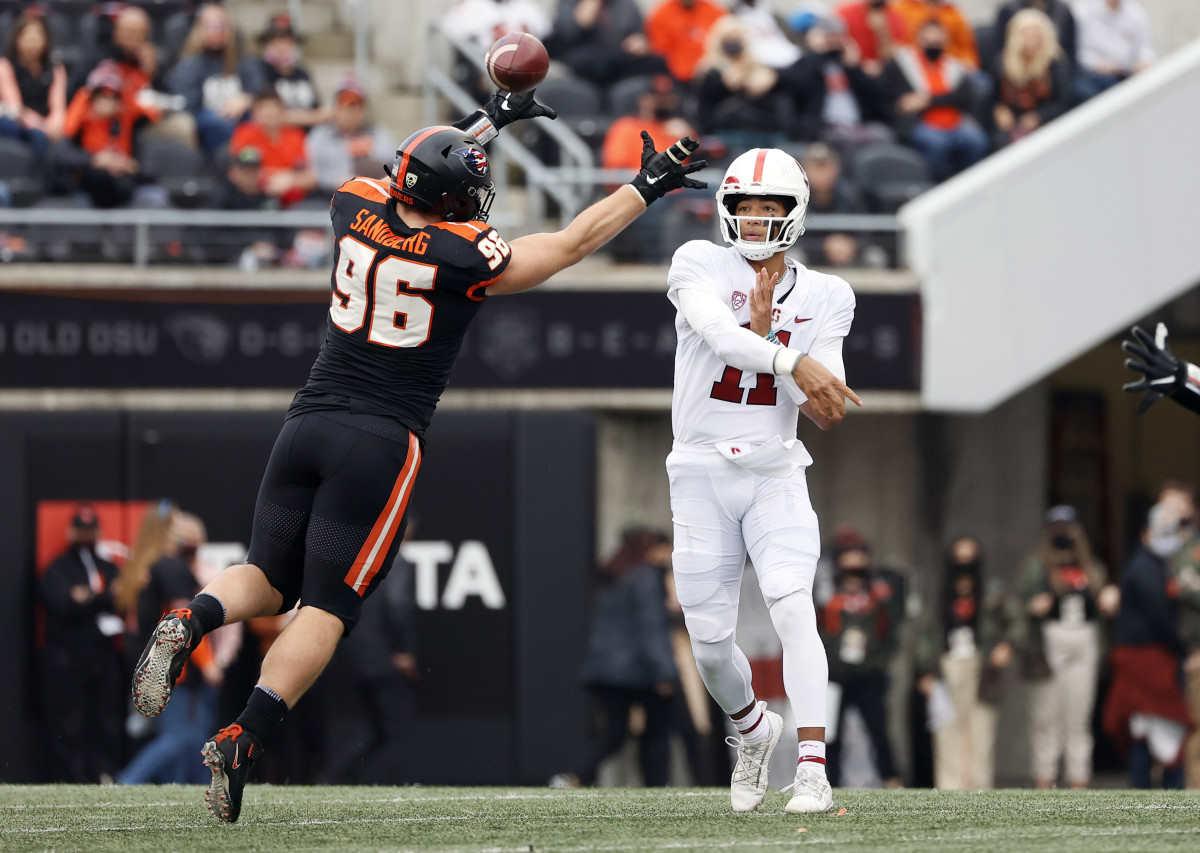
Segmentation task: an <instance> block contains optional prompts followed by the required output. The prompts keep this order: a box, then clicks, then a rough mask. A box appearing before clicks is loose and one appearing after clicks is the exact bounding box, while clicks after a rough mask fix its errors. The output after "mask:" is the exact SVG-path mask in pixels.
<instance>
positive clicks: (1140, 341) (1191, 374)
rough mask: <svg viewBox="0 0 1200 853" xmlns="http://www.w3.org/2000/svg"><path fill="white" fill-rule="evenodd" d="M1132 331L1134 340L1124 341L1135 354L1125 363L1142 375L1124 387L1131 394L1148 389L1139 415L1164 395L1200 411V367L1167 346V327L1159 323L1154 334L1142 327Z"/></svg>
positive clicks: (1139, 407)
mask: <svg viewBox="0 0 1200 853" xmlns="http://www.w3.org/2000/svg"><path fill="white" fill-rule="evenodd" d="M1132 334H1133V337H1134V339H1133V340H1132V341H1130V340H1126V341H1123V342H1122V343H1121V349H1123V350H1125V352H1127V353H1129V354H1130V355H1131V356H1133V357H1132V358H1127V359H1125V366H1126V367H1128V368H1129V369H1130V370H1136V371H1137V372H1138V373H1141V374H1142V378H1141V379H1138V380H1136V381H1134V382H1126V383H1125V385H1124V386H1123V387H1124V389H1125V390H1126V391H1128V392H1130V393H1131V394H1136V393H1138V392H1140V391H1145V392H1146V396H1145V397H1143V398H1142V402H1141V404H1140V405H1139V406H1138V407H1137V412H1136V413H1135V414H1139V415H1140V414H1142V413H1143V412H1145V411H1146V410H1147V409H1149V408H1150V406H1151V405H1153V404H1154V402H1155V401H1156V400H1159V399H1160V398H1162V397H1170V398H1171V399H1172V400H1174V401H1175V402H1176V403H1178V404H1179V405H1181V406H1183V407H1184V408H1185V409H1191V410H1192V411H1193V412H1196V413H1197V414H1200V367H1197V366H1196V365H1194V364H1192V363H1191V362H1187V361H1184V360H1182V359H1179V358H1176V357H1175V354H1174V353H1173V352H1171V348H1170V347H1169V346H1168V345H1167V327H1166V326H1165V325H1164V324H1162V323H1159V324H1158V327H1157V328H1156V329H1155V330H1154V337H1151V336H1150V333H1149V332H1147V331H1146V330H1145V329H1143V328H1142V327H1141V326H1134V327H1133V330H1132Z"/></svg>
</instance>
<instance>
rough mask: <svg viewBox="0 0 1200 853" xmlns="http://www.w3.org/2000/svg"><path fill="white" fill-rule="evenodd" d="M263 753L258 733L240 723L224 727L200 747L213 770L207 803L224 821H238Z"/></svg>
mask: <svg viewBox="0 0 1200 853" xmlns="http://www.w3.org/2000/svg"><path fill="white" fill-rule="evenodd" d="M262 754H263V749H262V745H261V744H260V743H259V742H258V741H257V740H255V738H254V735H252V734H250V732H248V731H246V730H245V729H243V728H242V727H241V726H239V725H238V724H237V723H234V724H233V725H231V726H226V727H225V728H223V729H221V730H220V731H219V732H217V733H216V734H215V735H213V736H212V738H211V739H210V740H209V741H208V743H206V744H204V748H203V749H201V750H200V755H202V756H203V757H204V764H205V766H207V767H208V769H209V770H211V771H212V782H210V783H209V786H208V790H206V791H205V792H204V804H205V805H206V806H208V810H209V811H210V812H212V814H213V817H215V818H216V819H217V820H219V821H220V822H221V823H237V819H238V816H239V815H241V813H242V791H243V790H244V789H245V787H246V777H247V776H248V775H249V774H250V768H251V767H253V766H254V762H255V761H257V760H258V759H259V758H261V757H262Z"/></svg>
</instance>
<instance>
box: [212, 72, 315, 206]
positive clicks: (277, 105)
mask: <svg viewBox="0 0 1200 853" xmlns="http://www.w3.org/2000/svg"><path fill="white" fill-rule="evenodd" d="M286 114H287V111H286V108H285V107H284V104H283V101H282V100H281V99H280V97H279V95H278V94H277V93H276V92H275V90H274V89H267V90H264V91H263V92H262V93H260V94H259V95H258V97H256V98H255V99H254V106H253V107H251V110H250V121H246V122H242V123H241V124H239V125H238V126H237V128H236V129H235V130H234V131H233V138H232V139H230V141H229V150H230V151H240V150H242V149H243V148H248V147H249V148H257V149H258V151H259V152H260V153H261V155H262V176H263V190H264V191H265V192H266V193H267V195H269V196H272V197H274V198H277V199H279V202H280V204H282V205H283V206H284V207H287V206H288V205H291V204H295V203H296V202H298V201H300V199H302V198H304V197H305V196H306V195H308V193H309V191H310V190H312V188H313V187H314V186H316V176H315V175H314V174H313V171H312V169H310V168H309V165H308V151H307V148H306V146H305V138H306V137H305V133H304V131H303V130H301V129H300V128H298V127H294V126H292V125H287V124H284V118H285V116H286Z"/></svg>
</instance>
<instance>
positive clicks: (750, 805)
mask: <svg viewBox="0 0 1200 853" xmlns="http://www.w3.org/2000/svg"><path fill="white" fill-rule="evenodd" d="M758 707H759V708H760V709H761V710H762V713H763V717H764V718H765V719H766V721H767V725H769V726H770V731H771V734H770V736H769V737H768V738H767V739H766V740H764V741H761V742H760V743H746V742H745V741H744V740H742V739H741V738H738V737H727V738H725V742H726V743H727V744H729V745H730V746H733V747H737V764H735V765H734V768H733V777H732V778H731V779H730V785H729V799H730V802H731V803H732V804H733V810H734V811H735V812H752V811H754V810H755V809H756V808H758V807H759V806H760V805H761V804H762V801H763V798H764V797H765V796H766V795H767V776H768V766H767V765H768V764H769V763H770V761H771V753H772V752H774V751H775V746H776V745H777V744H778V743H779V738H780V736H781V735H782V734H783V717H781V716H779V715H778V714H776V713H775V712H774V711H768V710H767V703H766V702H759V703H758Z"/></svg>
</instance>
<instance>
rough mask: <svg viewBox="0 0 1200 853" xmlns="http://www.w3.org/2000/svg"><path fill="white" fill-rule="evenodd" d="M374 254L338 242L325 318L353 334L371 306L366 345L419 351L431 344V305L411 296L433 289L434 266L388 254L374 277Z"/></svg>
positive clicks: (346, 239)
mask: <svg viewBox="0 0 1200 853" xmlns="http://www.w3.org/2000/svg"><path fill="white" fill-rule="evenodd" d="M377 254H379V251H378V250H377V249H372V248H371V247H370V246H368V245H366V244H365V243H361V242H359V241H358V240H356V239H354V238H353V237H350V236H346V237H343V238H342V239H341V241H340V242H339V243H338V259H337V265H336V266H335V267H334V270H335V273H334V287H333V298H332V300H331V301H330V304H329V315H330V317H332V318H333V323H334V325H335V326H337V327H338V328H339V329H341V330H342V331H343V332H348V333H350V334H353V333H355V332H357V331H358V330H359V329H361V328H362V327H363V325H364V324H365V323H366V321H367V307H368V304H369V305H371V306H373V308H372V311H371V328H370V330H369V331H368V332H367V340H368V341H370V342H371V343H373V344H380V345H381V346H385V347H419V346H421V345H422V344H423V343H425V342H426V341H428V340H429V325H430V323H431V322H433V303H431V302H430V301H429V300H428V299H426V298H425V297H424V296H421V295H420V294H417V293H411V292H410V291H414V290H433V284H434V279H435V278H436V277H437V267H435V266H432V265H430V264H422V263H419V262H417V261H410V260H408V259H406V258H397V257H396V256H394V255H392V256H389V257H387V258H384V260H382V261H381V262H380V263H379V266H378V267H376V268H375V269H374V271H373V272H372V270H371V265H372V264H374V263H375V256H376V255H377ZM368 294H370V295H369V296H368Z"/></svg>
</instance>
